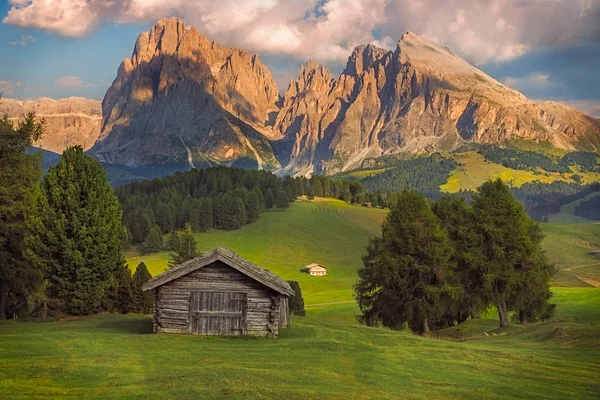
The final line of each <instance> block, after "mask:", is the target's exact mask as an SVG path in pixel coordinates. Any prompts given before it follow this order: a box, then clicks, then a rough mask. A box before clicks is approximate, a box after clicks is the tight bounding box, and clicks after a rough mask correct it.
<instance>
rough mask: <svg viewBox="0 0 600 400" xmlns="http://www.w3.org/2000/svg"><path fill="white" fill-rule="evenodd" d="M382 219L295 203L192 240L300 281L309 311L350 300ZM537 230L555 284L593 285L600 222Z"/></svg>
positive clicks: (134, 260)
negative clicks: (319, 273) (316, 266)
mask: <svg viewBox="0 0 600 400" xmlns="http://www.w3.org/2000/svg"><path fill="white" fill-rule="evenodd" d="M567 206H568V205H567ZM565 210H570V208H569V207H567V208H566V209H565ZM566 212H567V211H565V213H566ZM386 214H387V211H385V210H382V209H378V208H366V207H360V206H352V205H349V204H346V203H344V202H343V201H340V200H333V199H322V198H317V199H316V200H314V201H306V200H299V201H296V202H295V203H293V204H292V206H291V207H290V209H289V210H285V211H270V212H266V213H264V214H262V215H261V217H260V219H259V220H258V221H257V222H255V223H253V224H250V225H247V226H244V227H242V228H240V229H238V230H234V231H211V232H207V233H197V234H196V239H197V240H198V247H199V250H200V251H206V250H210V249H212V248H214V247H216V246H217V245H222V246H225V247H228V248H230V249H232V250H233V251H235V252H237V253H239V254H240V255H241V256H243V257H246V258H248V259H249V260H250V261H252V262H254V263H256V264H258V265H260V266H262V267H264V268H266V269H269V270H271V271H273V272H275V273H276V274H278V275H280V276H281V277H283V278H285V279H288V280H297V281H299V282H300V285H301V287H302V290H303V292H304V296H305V300H306V302H307V304H311V303H326V302H337V301H350V300H352V299H353V297H352V285H353V284H354V282H355V280H356V268H357V267H358V266H359V265H360V263H361V255H362V253H363V251H364V249H365V246H366V244H367V241H368V238H369V237H370V236H372V235H377V234H379V230H380V226H381V222H382V221H383V219H384V218H385V216H386ZM542 229H543V230H544V232H545V233H546V238H545V239H544V243H543V245H544V248H545V249H546V251H547V254H548V256H549V258H550V260H551V261H552V262H553V263H554V264H556V267H557V268H558V269H559V272H558V274H557V276H556V277H555V279H556V281H555V283H556V284H557V285H562V286H590V283H589V282H592V281H594V280H595V279H597V278H598V277H599V276H600V258H594V256H593V255H592V254H590V252H591V250H592V249H593V248H600V223H591V224H566V225H565V224H555V223H544V224H542ZM168 258H169V254H168V252H161V253H152V254H148V255H140V254H138V253H136V252H134V251H132V252H130V253H128V258H127V261H128V263H129V266H130V267H131V268H135V267H136V266H137V264H139V262H141V261H144V263H145V264H146V265H147V266H148V269H149V270H150V273H151V274H152V275H153V276H154V275H156V274H159V273H161V272H162V271H164V269H165V268H166V266H167V262H168ZM313 262H316V263H320V264H324V265H326V266H328V267H329V271H328V273H329V274H328V275H327V276H325V277H322V278H315V277H311V276H309V275H307V274H305V273H302V272H301V269H302V268H303V267H304V266H305V265H307V264H310V263H313ZM590 264H592V265H591V267H589V268H587V267H585V268H583V269H580V268H577V270H578V271H577V274H576V275H577V277H576V276H575V273H574V272H573V271H572V270H569V271H565V270H566V269H568V268H572V267H580V266H587V265H590ZM595 264H597V265H595ZM581 278H582V279H584V280H582V279H581ZM586 279H587V280H589V282H587V283H586V281H585V280H586ZM598 280H599V281H600V279H598Z"/></svg>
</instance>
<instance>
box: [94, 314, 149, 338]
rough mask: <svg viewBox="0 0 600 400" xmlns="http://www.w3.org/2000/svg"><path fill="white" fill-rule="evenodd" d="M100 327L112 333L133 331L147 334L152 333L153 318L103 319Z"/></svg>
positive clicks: (137, 333)
mask: <svg viewBox="0 0 600 400" xmlns="http://www.w3.org/2000/svg"><path fill="white" fill-rule="evenodd" d="M98 328H102V329H106V330H108V331H110V332H112V333H129V334H131V333H133V334H136V335H146V334H150V333H152V318H151V317H147V318H143V317H139V318H125V317H123V318H119V319H111V320H108V321H102V322H101V323H100V324H98Z"/></svg>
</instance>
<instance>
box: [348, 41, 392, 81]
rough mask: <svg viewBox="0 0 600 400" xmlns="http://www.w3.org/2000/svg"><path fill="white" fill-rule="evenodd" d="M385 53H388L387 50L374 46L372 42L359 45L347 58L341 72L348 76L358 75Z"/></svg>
mask: <svg viewBox="0 0 600 400" xmlns="http://www.w3.org/2000/svg"><path fill="white" fill-rule="evenodd" d="M386 53H388V51H387V50H385V49H381V48H379V47H375V46H373V45H372V44H367V45H364V44H363V45H360V46H358V47H356V48H355V49H354V51H353V52H352V54H351V55H350V57H349V58H348V62H347V63H346V69H344V72H343V73H344V74H345V75H350V76H359V75H360V74H362V72H363V71H364V70H366V69H369V68H370V67H373V66H374V65H375V63H376V62H377V61H379V60H380V59H381V58H382V57H383V56H384V55H385V54H386Z"/></svg>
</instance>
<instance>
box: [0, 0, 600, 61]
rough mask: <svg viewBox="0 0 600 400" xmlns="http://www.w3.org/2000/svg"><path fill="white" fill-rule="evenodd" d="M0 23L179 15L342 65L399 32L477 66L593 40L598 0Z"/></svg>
mask: <svg viewBox="0 0 600 400" xmlns="http://www.w3.org/2000/svg"><path fill="white" fill-rule="evenodd" d="M10 3H11V5H12V7H11V9H10V10H9V11H8V14H7V15H6V17H5V18H4V20H3V22H4V23H7V24H12V25H16V26H22V27H30V28H39V29H42V30H45V31H48V32H53V33H56V34H58V35H62V36H68V37H81V36H84V35H87V34H89V33H90V32H92V31H93V30H94V29H96V28H97V27H99V26H100V25H102V24H106V23H129V22H139V21H153V20H156V19H158V18H161V17H163V16H168V15H176V16H179V17H183V18H184V19H185V20H186V22H187V23H189V24H193V25H195V26H196V27H197V28H198V29H199V31H200V32H202V33H204V34H206V35H207V36H208V37H209V38H211V39H214V40H217V41H219V42H220V43H223V44H227V45H232V46H238V47H245V48H247V49H249V50H254V51H260V52H267V53H274V54H282V55H291V56H294V57H296V58H298V59H306V58H312V59H316V60H318V61H321V62H328V61H343V60H345V59H346V57H347V56H348V55H349V53H350V52H351V51H352V49H353V47H355V46H356V45H358V44H364V43H374V44H377V45H380V46H384V47H386V48H393V47H394V46H395V43H396V41H397V40H398V39H399V38H400V37H401V35H402V33H403V32H405V31H413V32H415V33H416V34H419V35H424V36H427V37H428V38H430V39H431V40H433V41H435V42H437V43H438V44H440V45H447V46H449V47H451V48H452V49H454V50H455V51H456V52H458V53H460V54H462V55H464V56H466V58H467V59H469V60H470V61H472V62H474V63H477V64H480V63H485V62H489V61H497V62H505V61H509V60H512V59H515V58H517V57H520V56H521V55H523V54H525V53H527V52H529V51H531V50H532V49H539V48H544V47H549V46H568V45H572V44H578V43H581V42H585V43H590V42H594V41H598V40H600V23H599V21H600V0H487V1H481V0H454V1H451V2H448V1H447V0H221V1H213V0H118V1H115V0H10Z"/></svg>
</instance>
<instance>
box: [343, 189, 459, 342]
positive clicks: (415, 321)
mask: <svg viewBox="0 0 600 400" xmlns="http://www.w3.org/2000/svg"><path fill="white" fill-rule="evenodd" d="M450 251H451V248H450V245H449V242H448V238H447V236H446V233H445V231H444V230H443V229H442V227H441V226H440V223H439V221H438V219H437V217H436V216H435V214H434V213H433V212H432V211H431V208H430V207H429V204H428V202H427V200H426V199H425V198H424V197H423V196H421V195H419V194H417V193H415V192H414V191H404V192H402V193H400V194H399V195H398V199H397V201H396V203H395V204H394V205H393V206H392V208H391V210H390V213H389V215H388V216H387V218H386V220H385V221H384V223H383V226H382V236H381V237H375V238H373V239H371V241H370V243H369V245H368V246H367V254H366V255H364V256H363V266H362V267H361V268H359V270H358V277H359V278H358V282H357V283H356V285H355V287H354V290H355V296H356V299H357V301H358V305H359V307H360V310H361V313H362V314H361V315H360V317H359V320H360V321H361V322H363V323H366V324H367V325H376V324H378V323H382V324H383V325H384V326H386V327H388V328H391V329H401V328H402V327H403V326H404V325H405V324H407V325H408V327H409V328H410V329H411V330H412V331H413V332H415V333H418V334H421V335H427V334H429V332H430V323H431V322H433V321H435V320H436V319H437V318H439V317H440V315H441V314H442V311H443V310H442V309H441V306H440V302H439V299H440V296H441V295H442V293H443V292H444V291H445V290H446V287H445V279H446V274H447V272H448V267H449V257H450Z"/></svg>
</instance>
